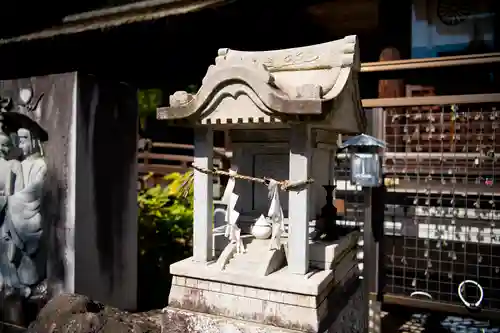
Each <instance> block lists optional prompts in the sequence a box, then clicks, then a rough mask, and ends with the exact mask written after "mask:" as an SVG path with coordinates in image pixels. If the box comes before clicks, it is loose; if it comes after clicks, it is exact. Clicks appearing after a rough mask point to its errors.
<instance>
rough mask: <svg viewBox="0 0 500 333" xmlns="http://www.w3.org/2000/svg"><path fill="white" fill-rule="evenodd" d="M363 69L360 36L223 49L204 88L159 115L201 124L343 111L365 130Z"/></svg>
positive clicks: (174, 100)
mask: <svg viewBox="0 0 500 333" xmlns="http://www.w3.org/2000/svg"><path fill="white" fill-rule="evenodd" d="M359 69H360V62H359V51H358V39H357V37H356V36H347V37H345V38H343V39H339V40H335V41H331V42H328V43H323V44H317V45H312V46H305V47H298V48H292V49H283V50H273V51H260V52H247V51H236V50H231V49H220V50H219V52H218V56H217V58H216V59H215V65H211V66H210V67H209V68H208V71H207V73H206V75H205V77H204V79H203V81H202V86H201V88H200V89H199V90H198V92H197V93H196V94H189V93H187V92H185V91H178V92H176V93H174V94H173V95H171V96H170V106H169V107H161V108H159V109H158V110H157V116H158V119H167V120H175V119H186V120H189V121H191V122H195V123H201V124H238V123H240V124H241V123H272V122H286V121H287V120H297V119H308V120H311V119H314V120H320V121H325V120H327V119H328V118H329V117H330V115H331V114H333V113H338V112H341V113H342V114H344V113H346V114H347V113H349V115H350V116H351V117H348V118H350V119H352V120H353V121H354V119H356V120H355V122H357V123H358V125H357V127H359V128H360V131H362V127H363V126H364V124H365V120H364V114H363V112H362V109H361V102H360V98H359V92H358V83H357V77H358V75H357V74H358V72H359ZM304 117H305V118H304ZM351 127H352V126H351Z"/></svg>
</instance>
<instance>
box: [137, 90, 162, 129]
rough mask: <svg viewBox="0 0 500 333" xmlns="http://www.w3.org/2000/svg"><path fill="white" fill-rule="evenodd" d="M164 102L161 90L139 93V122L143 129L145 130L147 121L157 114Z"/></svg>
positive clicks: (141, 91) (140, 91)
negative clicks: (157, 109)
mask: <svg viewBox="0 0 500 333" xmlns="http://www.w3.org/2000/svg"><path fill="white" fill-rule="evenodd" d="M162 100H163V92H162V91H161V89H145V90H139V91H138V92H137V102H138V104H139V121H140V123H141V128H142V129H144V126H145V124H146V119H147V118H148V117H150V116H151V115H155V114H156V108H158V107H159V106H160V105H161V103H162Z"/></svg>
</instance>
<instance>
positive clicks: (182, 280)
mask: <svg viewBox="0 0 500 333" xmlns="http://www.w3.org/2000/svg"><path fill="white" fill-rule="evenodd" d="M356 235H357V233H356ZM353 239H354V240H357V237H354V236H351V238H349V237H347V238H346V243H347V244H350V243H352V242H353ZM349 242H350V243H349ZM355 243H356V242H355V241H354V244H355ZM318 246H319V247H321V246H320V245H317V247H318ZM340 247H343V248H344V250H343V251H340V250H341V248H340ZM323 249H325V247H323ZM326 249H328V246H327V247H326ZM334 249H337V250H339V251H333V252H332V251H330V252H331V253H333V255H334V256H335V257H336V258H331V259H332V262H331V263H330V264H328V265H329V267H330V269H325V270H311V272H310V273H308V274H307V275H306V276H302V275H295V274H291V273H289V272H288V271H287V267H286V266H285V267H283V268H281V269H278V270H277V271H274V272H272V273H270V274H268V275H262V274H257V273H258V272H256V271H255V270H252V269H251V267H249V269H247V270H244V269H238V270H236V269H234V270H221V268H220V265H219V264H218V263H217V262H216V261H214V262H210V263H208V264H205V263H197V262H194V261H193V260H192V258H188V259H185V260H183V261H180V262H177V263H175V264H173V265H171V266H170V272H171V274H172V275H173V279H172V288H171V291H170V296H169V306H170V307H171V308H167V310H166V311H167V313H173V312H176V311H178V310H175V309H183V310H189V311H194V312H198V313H205V314H209V315H220V316H224V317H228V318H232V319H234V320H235V322H236V321H238V322H248V325H250V326H251V325H257V326H259V325H261V324H262V323H264V324H265V325H268V326H269V328H268V329H267V330H264V331H262V332H284V331H283V330H280V329H285V330H286V329H292V330H295V331H299V332H325V331H326V330H328V329H329V328H330V327H332V326H335V325H340V324H338V321H337V318H338V317H339V315H340V314H341V313H343V312H344V311H347V312H348V313H349V315H348V316H350V317H352V318H350V319H349V320H348V321H346V322H345V323H344V325H346V330H344V331H345V332H356V331H359V332H361V330H357V329H352V327H356V326H359V327H360V326H361V323H362V320H363V316H362V315H361V311H363V306H362V305H363V304H362V303H361V302H362V301H361V300H359V298H360V293H361V288H360V283H359V271H358V269H357V260H356V255H355V254H356V247H355V246H350V247H349V246H347V245H343V244H340V245H339V244H337V245H336V246H335V247H334ZM320 252H321V251H320ZM249 253H250V249H249ZM243 255H244V254H243ZM324 255H325V254H324V253H323V256H324ZM323 264H324V260H323ZM355 294H356V295H357V296H353V295H355ZM353 297H354V298H356V300H354V299H352V300H351V298H353ZM348 304H351V305H348ZM353 304H354V305H353ZM174 308H175V309H174ZM356 311H358V312H359V313H357V312H356ZM353 313H355V314H353ZM187 316H188V317H189V318H194V317H192V316H191V317H190V315H187ZM197 316H198V315H197ZM199 316H201V317H198V318H202V317H203V316H202V315H199ZM203 318H205V317H203ZM207 318H208V317H207ZM193 320H205V319H193ZM257 323H258V324H257ZM250 326H249V327H250ZM335 327H337V326H335ZM278 328H279V329H278ZM222 331H224V330H223V328H222V327H221V332H222ZM254 331H255V332H256V331H257V330H254ZM196 332H198V331H196ZM199 332H203V330H201V331H199ZM224 332H227V331H224ZM231 332H232V331H231ZM234 332H239V331H237V330H235V331H234ZM241 332H253V331H252V330H243V331H241ZM332 332H342V330H336V331H332Z"/></svg>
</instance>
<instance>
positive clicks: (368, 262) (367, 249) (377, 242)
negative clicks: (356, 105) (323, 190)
mask: <svg viewBox="0 0 500 333" xmlns="http://www.w3.org/2000/svg"><path fill="white" fill-rule="evenodd" d="M383 112H384V111H383V110H381V109H373V110H371V112H370V114H369V115H368V116H369V117H368V119H369V126H368V129H369V132H370V134H371V135H372V136H374V137H376V138H377V139H381V140H384V132H383V131H384V126H383V120H384V114H383ZM381 163H382V161H381ZM363 192H364V203H365V220H364V225H363V291H364V297H365V306H366V308H365V311H366V312H365V332H368V333H380V332H381V325H380V324H381V323H380V317H381V307H382V299H381V297H382V295H381V291H382V288H383V285H382V284H381V283H380V275H381V273H382V272H383V254H381V253H380V251H381V242H382V240H383V235H384V208H385V207H384V206H385V187H384V185H383V183H382V185H381V186H380V187H376V188H363ZM382 249H383V247H382Z"/></svg>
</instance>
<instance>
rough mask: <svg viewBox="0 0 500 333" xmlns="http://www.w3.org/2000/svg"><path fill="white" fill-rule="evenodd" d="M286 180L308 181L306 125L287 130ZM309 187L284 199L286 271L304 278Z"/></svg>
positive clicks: (307, 132)
mask: <svg viewBox="0 0 500 333" xmlns="http://www.w3.org/2000/svg"><path fill="white" fill-rule="evenodd" d="M290 133H291V134H290V161H289V163H290V177H289V178H290V181H292V182H293V181H299V180H305V179H307V178H309V175H310V169H311V141H310V140H311V136H310V129H309V128H308V126H307V125H303V124H301V125H293V126H292V128H291V131H290ZM309 191H310V190H309V188H308V187H307V186H306V187H305V188H304V189H303V190H300V191H290V192H289V200H288V218H289V224H288V225H289V233H288V234H289V236H288V269H289V271H290V272H291V273H294V274H301V275H304V274H306V273H307V272H308V270H309Z"/></svg>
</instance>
